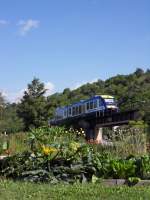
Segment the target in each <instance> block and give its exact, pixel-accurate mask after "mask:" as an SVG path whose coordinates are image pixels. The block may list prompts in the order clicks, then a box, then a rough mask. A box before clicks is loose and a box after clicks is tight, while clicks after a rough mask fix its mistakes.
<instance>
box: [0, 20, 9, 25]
mask: <svg viewBox="0 0 150 200" xmlns="http://www.w3.org/2000/svg"><path fill="white" fill-rule="evenodd" d="M7 24H9V22H8V21H7V20H4V19H0V25H2V26H4V25H7Z"/></svg>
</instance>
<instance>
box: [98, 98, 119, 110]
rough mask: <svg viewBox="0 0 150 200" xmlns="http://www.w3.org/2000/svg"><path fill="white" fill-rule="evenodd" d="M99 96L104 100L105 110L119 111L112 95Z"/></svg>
mask: <svg viewBox="0 0 150 200" xmlns="http://www.w3.org/2000/svg"><path fill="white" fill-rule="evenodd" d="M101 97H102V98H103V100H104V103H105V108H106V111H110V112H118V111H119V108H118V106H117V101H116V100H115V98H114V97H113V96H110V95H102V96H101Z"/></svg>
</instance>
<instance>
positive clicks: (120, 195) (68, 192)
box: [0, 180, 150, 200]
mask: <svg viewBox="0 0 150 200" xmlns="http://www.w3.org/2000/svg"><path fill="white" fill-rule="evenodd" d="M89 198H90V199H91V200H105V199H107V200H112V199H113V200H120V199H122V200H137V199H138V200H148V199H150V188H149V187H126V186H123V187H104V186H102V185H101V184H82V185H81V184H74V185H63V184H59V185H49V184H34V183H27V182H12V181H8V180H7V181H6V180H3V181H0V199H3V200H10V199H11V200H20V199H22V200H26V199H28V200H29V199H37V200H45V199H52V200H77V199H82V200H89Z"/></svg>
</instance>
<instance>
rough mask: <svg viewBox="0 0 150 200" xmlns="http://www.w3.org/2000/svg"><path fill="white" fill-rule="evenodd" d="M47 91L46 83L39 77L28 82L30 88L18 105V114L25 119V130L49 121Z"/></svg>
mask: <svg viewBox="0 0 150 200" xmlns="http://www.w3.org/2000/svg"><path fill="white" fill-rule="evenodd" d="M45 92H46V89H45V88H44V84H43V83H41V82H40V80H39V79H37V78H34V79H33V80H32V82H31V83H30V84H28V88H27V90H26V91H25V92H24V96H23V98H22V100H21V103H20V105H19V106H18V107H19V109H18V114H19V116H20V117H21V118H22V119H23V121H24V124H25V130H28V129H29V128H31V127H39V126H43V125H45V124H46V123H47V110H46V109H47V108H46V105H47V100H46V97H45V96H44V94H45Z"/></svg>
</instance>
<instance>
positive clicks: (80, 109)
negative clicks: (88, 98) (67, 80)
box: [79, 105, 82, 114]
mask: <svg viewBox="0 0 150 200" xmlns="http://www.w3.org/2000/svg"><path fill="white" fill-rule="evenodd" d="M81 113H82V107H81V105H80V106H79V114H81Z"/></svg>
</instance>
